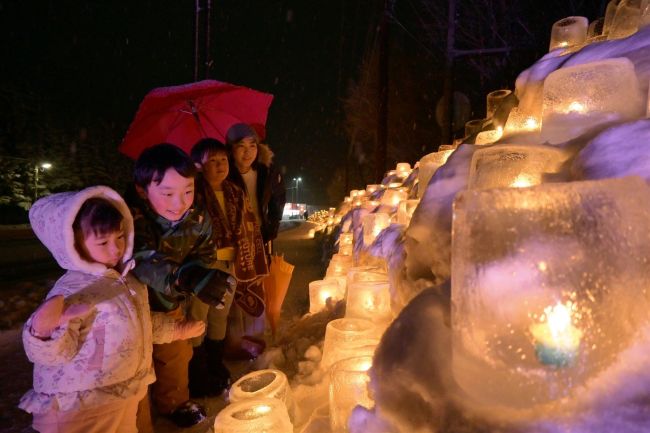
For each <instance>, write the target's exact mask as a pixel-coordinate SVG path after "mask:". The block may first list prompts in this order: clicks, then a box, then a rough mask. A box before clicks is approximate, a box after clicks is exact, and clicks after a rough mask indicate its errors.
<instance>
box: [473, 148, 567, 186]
mask: <svg viewBox="0 0 650 433" xmlns="http://www.w3.org/2000/svg"><path fill="white" fill-rule="evenodd" d="M569 156H571V154H570V153H569V152H567V151H563V150H560V149H557V148H555V147H551V146H543V145H538V146H532V145H531V146H517V145H505V144H501V145H495V146H492V147H488V148H485V149H478V150H477V151H476V152H474V156H473V157H472V165H471V166H470V172H469V185H468V187H469V188H508V187H512V188H523V187H528V186H533V185H539V184H540V183H546V182H559V181H566V180H568V179H566V176H561V175H560V171H561V169H562V165H563V164H564V162H565V161H566V160H567V159H568V158H569Z"/></svg>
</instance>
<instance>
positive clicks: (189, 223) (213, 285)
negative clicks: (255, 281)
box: [125, 188, 234, 312]
mask: <svg viewBox="0 0 650 433" xmlns="http://www.w3.org/2000/svg"><path fill="white" fill-rule="evenodd" d="M125 197H126V200H127V202H128V205H129V207H130V209H131V212H132V213H133V223H134V226H135V239H134V253H133V258H134V259H135V262H136V265H135V268H134V269H133V273H134V274H135V275H136V276H137V277H138V279H139V280H140V281H142V282H143V283H145V284H147V286H148V287H149V302H150V305H151V309H152V311H162V312H168V311H172V310H175V309H176V308H178V305H179V304H178V302H179V300H180V299H181V298H182V297H183V296H184V294H186V293H193V294H199V295H200V296H199V297H200V298H203V299H204V300H205V302H209V303H211V304H216V303H218V302H219V300H221V299H222V298H223V295H224V294H225V292H226V290H229V289H230V287H229V284H231V283H234V279H233V280H232V281H229V279H228V275H227V274H225V273H224V272H222V271H220V270H217V269H214V268H215V267H216V265H215V264H216V263H217V261H218V260H217V248H216V245H215V242H214V239H213V236H212V220H211V218H210V215H209V213H208V212H207V211H206V210H204V208H203V207H201V206H198V205H194V206H193V207H192V208H190V210H188V211H187V213H186V215H185V216H184V217H183V218H182V219H181V220H180V221H176V222H172V221H169V220H167V219H165V218H163V217H161V216H159V215H158V214H156V213H155V211H154V210H153V209H151V207H150V206H149V204H148V202H147V201H146V200H144V199H142V198H140V197H139V196H138V195H137V193H136V192H135V188H133V189H132V190H131V191H129V192H128V193H127V194H126V196H125ZM199 292H202V293H199ZM210 300H215V301H214V302H212V301H210Z"/></svg>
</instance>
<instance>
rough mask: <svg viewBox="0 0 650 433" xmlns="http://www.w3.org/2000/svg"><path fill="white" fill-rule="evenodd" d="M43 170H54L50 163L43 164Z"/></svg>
mask: <svg viewBox="0 0 650 433" xmlns="http://www.w3.org/2000/svg"><path fill="white" fill-rule="evenodd" d="M41 168H42V169H44V170H49V169H50V168H52V164H50V163H49V162H44V163H43V164H41Z"/></svg>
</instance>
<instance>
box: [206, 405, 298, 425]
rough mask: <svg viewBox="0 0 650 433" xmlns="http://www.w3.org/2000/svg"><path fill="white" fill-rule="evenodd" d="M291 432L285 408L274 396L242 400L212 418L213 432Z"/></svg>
mask: <svg viewBox="0 0 650 433" xmlns="http://www.w3.org/2000/svg"><path fill="white" fill-rule="evenodd" d="M259 432H265V433H293V425H292V424H291V421H290V420H289V414H288V413H287V408H286V407H285V406H284V403H282V401H280V400H278V399H276V398H264V399H251V400H242V401H239V402H237V403H233V404H231V405H228V406H226V407H225V408H224V409H223V410H222V411H221V412H219V415H217V418H216V419H215V420H214V433H259Z"/></svg>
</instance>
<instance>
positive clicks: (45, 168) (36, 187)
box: [34, 162, 52, 201]
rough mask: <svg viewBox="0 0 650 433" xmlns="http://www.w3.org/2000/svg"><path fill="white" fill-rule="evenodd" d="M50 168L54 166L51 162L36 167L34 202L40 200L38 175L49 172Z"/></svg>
mask: <svg viewBox="0 0 650 433" xmlns="http://www.w3.org/2000/svg"><path fill="white" fill-rule="evenodd" d="M50 168H52V164H50V163H49V162H44V163H42V164H41V165H40V166H39V165H38V164H36V165H35V166H34V201H36V199H37V198H38V173H39V172H41V171H45V170H49V169H50Z"/></svg>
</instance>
